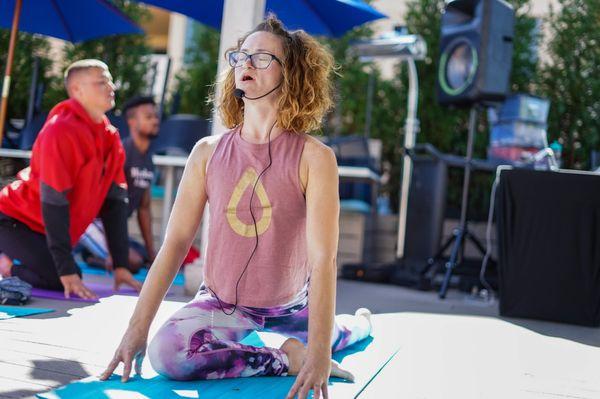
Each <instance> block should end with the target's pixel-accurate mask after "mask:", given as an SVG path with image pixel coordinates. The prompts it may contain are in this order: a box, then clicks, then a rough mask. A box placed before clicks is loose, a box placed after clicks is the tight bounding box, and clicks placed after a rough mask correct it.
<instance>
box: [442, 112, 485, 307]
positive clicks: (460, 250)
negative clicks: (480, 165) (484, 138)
mask: <svg viewBox="0 0 600 399" xmlns="http://www.w3.org/2000/svg"><path fill="white" fill-rule="evenodd" d="M478 114H479V104H474V105H473V106H471V111H470V113H469V133H468V138H467V156H466V158H465V175H464V178H463V188H462V204H461V208H460V224H459V225H458V228H457V229H456V230H455V231H454V238H451V239H450V240H448V242H447V243H446V244H444V245H443V246H442V248H441V250H440V251H439V252H438V254H437V255H436V257H439V256H441V254H442V253H443V252H444V251H445V250H446V249H447V248H448V247H449V246H450V243H451V242H452V241H453V244H452V252H451V253H450V259H448V262H447V263H446V265H445V267H446V271H445V273H444V280H443V281H442V286H441V287H440V291H439V293H438V295H439V297H440V299H444V298H446V294H447V292H448V288H449V286H450V279H451V278H452V273H453V272H454V269H456V268H457V267H458V266H459V265H460V264H461V263H462V262H463V260H464V259H463V258H464V249H465V243H466V241H467V240H471V241H472V242H473V243H474V244H475V246H476V247H477V249H479V251H481V252H482V254H485V250H484V248H483V245H482V244H481V242H479V240H477V239H476V238H475V237H474V236H473V234H471V232H469V225H468V222H467V210H468V205H469V183H470V181H471V161H472V159H473V144H474V141H475V131H476V130H477V116H478Z"/></svg>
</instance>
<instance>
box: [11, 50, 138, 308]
mask: <svg viewBox="0 0 600 399" xmlns="http://www.w3.org/2000/svg"><path fill="white" fill-rule="evenodd" d="M65 86H66V89H67V93H68V95H69V99H68V100H65V101H63V102H61V103H59V104H58V105H56V106H55V107H54V108H53V109H52V111H50V114H49V116H48V119H47V120H46V123H45V124H44V127H43V128H42V130H41V131H40V133H39V136H38V138H37V140H36V141H35V144H34V146H33V150H32V154H31V166H30V167H28V168H26V169H24V170H22V171H21V172H19V174H18V178H17V180H16V181H14V182H13V183H11V184H10V185H8V186H6V187H4V188H3V189H2V191H0V251H1V252H3V253H4V254H5V255H6V257H7V258H8V259H9V260H10V261H11V262H4V266H3V268H2V270H0V272H1V273H2V275H3V276H9V275H12V276H17V277H19V278H20V279H22V280H24V281H26V282H28V283H30V284H31V285H33V286H34V287H39V288H45V289H52V290H64V293H65V297H69V296H70V295H71V294H76V295H77V296H79V297H81V298H87V299H92V298H95V297H96V294H95V293H94V292H93V291H91V290H90V289H89V288H87V287H86V286H85V285H84V284H83V282H82V280H81V269H80V268H79V266H78V265H77V263H76V262H75V260H74V258H73V255H72V252H71V251H72V245H73V244H75V243H76V242H77V240H79V237H80V236H81V235H82V234H83V232H84V231H85V229H86V227H87V226H88V225H89V224H90V223H91V222H92V221H93V220H94V218H95V217H97V216H98V215H99V216H100V217H101V218H102V221H103V222H104V225H105V226H106V230H107V237H108V239H109V241H108V247H109V248H110V252H111V254H112V257H113V259H114V279H115V288H118V287H119V286H120V285H121V284H127V285H130V286H132V287H134V288H135V289H137V290H140V289H141V284H140V283H139V282H138V281H136V280H135V279H134V278H133V276H132V275H131V272H130V271H129V269H128V266H129V265H128V259H127V185H126V181H125V174H124V173H123V165H124V162H125V151H124V150H123V146H122V145H121V141H120V138H119V133H118V132H117V129H116V128H115V127H114V126H112V125H111V124H110V122H109V121H108V118H107V117H106V115H105V113H106V112H107V111H109V110H110V109H111V108H113V107H114V104H115V101H114V96H115V92H114V91H115V86H114V84H113V82H112V76H111V74H110V72H109V70H108V67H107V66H106V64H104V63H103V62H102V61H99V60H81V61H77V62H75V63H73V64H71V65H70V66H69V67H68V68H67V70H66V72H65ZM17 261H18V262H17Z"/></svg>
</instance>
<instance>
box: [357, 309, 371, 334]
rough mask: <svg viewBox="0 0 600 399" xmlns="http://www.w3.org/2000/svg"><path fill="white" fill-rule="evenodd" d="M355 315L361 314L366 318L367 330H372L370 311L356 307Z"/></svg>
mask: <svg viewBox="0 0 600 399" xmlns="http://www.w3.org/2000/svg"><path fill="white" fill-rule="evenodd" d="M354 315H355V316H362V317H364V318H365V319H367V322H368V323H369V332H372V331H373V324H372V323H371V311H370V310H369V309H367V308H358V309H356V312H354Z"/></svg>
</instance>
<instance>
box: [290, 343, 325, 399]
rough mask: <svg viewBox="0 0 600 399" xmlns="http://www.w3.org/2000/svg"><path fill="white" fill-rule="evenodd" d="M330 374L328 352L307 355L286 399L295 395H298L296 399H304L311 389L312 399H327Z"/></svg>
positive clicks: (291, 398)
mask: <svg viewBox="0 0 600 399" xmlns="http://www.w3.org/2000/svg"><path fill="white" fill-rule="evenodd" d="M330 373H331V358H330V355H329V353H328V351H326V352H325V354H324V355H323V354H319V355H313V356H311V355H307V357H306V359H305V361H304V364H303V365H302V368H301V369H300V372H299V373H298V377H296V382H294V385H292V388H291V389H290V391H289V392H288V394H287V396H286V399H293V398H294V397H296V395H298V399H306V398H308V393H309V391H310V390H311V389H312V390H313V393H314V396H313V398H314V399H319V398H324V399H327V398H328V394H327V383H328V381H329V374H330ZM321 393H322V394H323V395H322V396H321Z"/></svg>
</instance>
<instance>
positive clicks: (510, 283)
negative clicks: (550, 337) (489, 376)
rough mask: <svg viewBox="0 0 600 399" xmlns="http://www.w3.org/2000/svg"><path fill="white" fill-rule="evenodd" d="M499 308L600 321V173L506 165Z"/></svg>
mask: <svg viewBox="0 0 600 399" xmlns="http://www.w3.org/2000/svg"><path fill="white" fill-rule="evenodd" d="M496 199H497V205H496V212H497V228H498V244H499V246H498V266H499V277H500V314H501V315H503V316H510V317H526V318H535V319H543V320H551V321H558V322H565V323H573V324H581V325H587V326H600V175H598V174H593V173H588V172H575V171H559V172H548V171H534V170H522V169H513V170H504V171H502V172H501V175H500V184H499V186H498V191H497V196H496Z"/></svg>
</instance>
